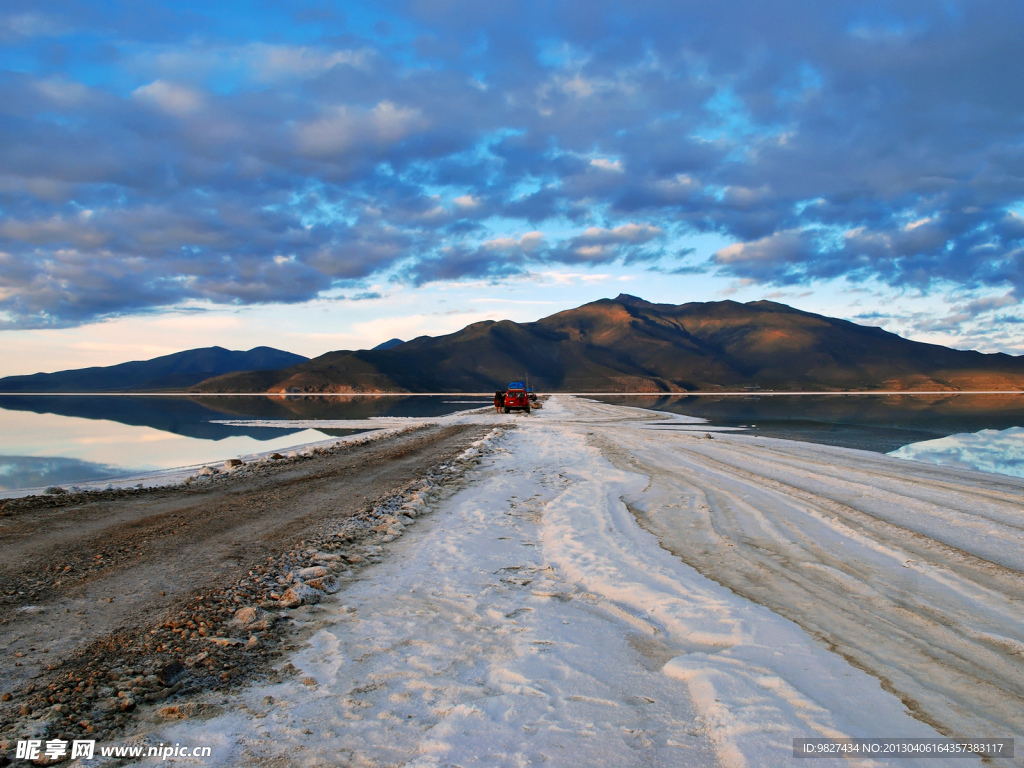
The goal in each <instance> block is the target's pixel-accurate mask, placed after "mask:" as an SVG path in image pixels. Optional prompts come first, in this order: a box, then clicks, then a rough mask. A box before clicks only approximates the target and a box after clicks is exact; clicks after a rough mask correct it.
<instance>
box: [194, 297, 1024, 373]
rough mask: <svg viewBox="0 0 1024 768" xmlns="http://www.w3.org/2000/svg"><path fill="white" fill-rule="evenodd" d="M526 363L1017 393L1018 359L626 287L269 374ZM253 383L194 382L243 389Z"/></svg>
mask: <svg viewBox="0 0 1024 768" xmlns="http://www.w3.org/2000/svg"><path fill="white" fill-rule="evenodd" d="M527 372H528V373H529V376H530V381H531V382H533V384H534V386H535V388H536V389H538V391H548V392H553V391H563V392H666V393H667V392H690V391H705V392H709V391H710V392H713V391H722V390H735V389H742V388H751V387H753V388H759V389H763V390H777V391H786V390H789V391H793V390H808V389H815V390H833V391H836V390H847V391H866V390H867V391H870V390H905V391H915V390H941V391H949V392H955V391H957V390H965V389H967V390H970V389H1004V390H1022V389H1024V357H1021V358H1008V357H1007V356H1003V355H983V354H980V353H976V352H961V351H957V350H952V349H947V348H945V347H940V346H936V345H932V344H923V343H919V342H915V341H911V340H909V339H904V338H902V337H900V336H897V335H896V334H892V333H888V332H886V331H883V330H881V329H878V328H874V327H871V326H862V325H858V324H856V323H852V322H849V321H847V320H839V319H836V318H830V317H826V316H824V315H818V314H814V313H812V312H805V311H803V310H800V309H796V308H794V307H790V306H787V305H785V304H780V303H778V302H774V301H768V300H762V301H752V302H748V303H745V304H744V303H740V302H737V301H733V300H731V299H726V300H722V301H710V302H690V303H687V304H679V305H676V304H654V303H651V302H649V301H646V300H644V299H642V298H640V297H638V296H632V295H630V294H626V293H623V294H619V296H617V297H616V298H614V299H600V300H598V301H593V302H590V303H588V304H584V305H583V306H581V307H577V308H575V309H567V310H564V311H562V312H558V313H555V314H553V315H549V316H547V317H544V318H541V319H539V320H537V321H535V322H530V323H515V322H512V321H511V320H502V321H500V322H497V323H496V322H494V321H491V320H485V321H482V322H477V323H473V324H472V325H468V326H466V327H465V328H463V329H462V330H461V331H457V332H455V333H451V334H447V335H444V336H437V337H430V336H423V337H420V338H417V339H414V340H413V341H411V342H406V343H405V344H403V345H400V346H398V347H395V348H394V349H390V350H364V351H361V352H356V353H333V354H331V355H329V356H327V355H325V356H323V357H322V358H319V359H318V360H313V361H311V362H310V363H304V364H300V365H297V366H294V367H292V368H289V369H288V370H286V371H280V372H278V374H277V375H276V377H271V376H268V377H266V379H267V381H268V384H267V389H268V390H269V391H273V392H285V391H289V392H295V391H299V392H403V391H404V392H459V391H461V392H487V391H493V390H494V389H495V388H496V387H501V386H504V385H505V384H506V383H507V382H508V381H513V380H517V379H519V378H522V376H523V375H524V374H525V373H527ZM270 379H273V381H270ZM251 381H254V380H251V379H247V380H245V381H243V379H242V378H240V377H237V376H226V377H221V378H220V379H219V380H217V381H215V382H212V381H211V382H207V383H204V384H203V385H200V386H199V387H198V388H197V389H200V390H202V391H209V392H231V391H235V392H238V391H252V387H251V386H248V387H247V386H245V384H247V383H249V384H251Z"/></svg>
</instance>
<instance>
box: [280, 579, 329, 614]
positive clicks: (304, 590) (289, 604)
mask: <svg viewBox="0 0 1024 768" xmlns="http://www.w3.org/2000/svg"><path fill="white" fill-rule="evenodd" d="M324 597H325V595H324V593H323V592H321V591H320V590H319V589H316V588H314V587H311V586H309V585H308V584H302V583H299V584H296V585H294V586H292V587H289V588H288V589H287V590H285V593H284V594H283V595H281V601H280V603H279V605H280V606H281V607H282V608H298V607H299V606H300V605H313V604H315V603H319V602H320V601H321V600H323V599H324Z"/></svg>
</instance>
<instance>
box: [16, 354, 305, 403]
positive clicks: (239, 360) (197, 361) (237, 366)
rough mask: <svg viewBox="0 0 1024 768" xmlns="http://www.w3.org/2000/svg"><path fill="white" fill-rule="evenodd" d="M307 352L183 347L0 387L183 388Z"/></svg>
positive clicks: (289, 361) (292, 361) (287, 362)
mask: <svg viewBox="0 0 1024 768" xmlns="http://www.w3.org/2000/svg"><path fill="white" fill-rule="evenodd" d="M308 360H309V358H307V357H304V356H302V355H296V354H293V353H291V352H284V351H282V350H280V349H274V348H273V347H254V348H253V349H250V350H248V351H246V352H239V351H232V350H229V349H225V348H224V347H216V346H215V347H202V348H200V349H186V350H184V351H182V352H174V353H172V354H169V355H161V356H160V357H154V358H152V359H151V360H133V361H131V362H128V363H119V364H118V365H108V366H96V367H92V368H79V369H76V370H71V371H58V372H56V373H36V374H33V375H31V376H8V377H7V378H4V379H0V392H132V391H156V390H171V389H184V388H186V387H191V386H193V385H195V384H197V383H199V382H200V381H205V380H206V379H209V378H211V377H213V376H219V375H222V374H225V373H235V372H238V371H269V370H279V369H281V368H286V367H288V366H291V365H297V364H299V363H304V362H307V361H308Z"/></svg>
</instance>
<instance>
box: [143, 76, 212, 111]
mask: <svg viewBox="0 0 1024 768" xmlns="http://www.w3.org/2000/svg"><path fill="white" fill-rule="evenodd" d="M132 96H133V97H135V98H136V99H138V100H139V101H142V102H144V103H147V104H150V105H152V106H154V107H156V108H157V109H159V110H161V111H162V112H166V113H167V114H170V115H174V116H175V117H186V116H187V115H190V114H192V113H193V112H195V111H196V110H198V109H199V108H201V107H202V106H203V96H202V94H200V93H199V92H198V91H195V90H193V89H192V88H187V87H185V86H183V85H176V84H175V83H169V82H166V81H164V80H154V81H153V82H152V83H150V84H149V85H143V86H140V87H139V88H136V89H135V90H134V91H132Z"/></svg>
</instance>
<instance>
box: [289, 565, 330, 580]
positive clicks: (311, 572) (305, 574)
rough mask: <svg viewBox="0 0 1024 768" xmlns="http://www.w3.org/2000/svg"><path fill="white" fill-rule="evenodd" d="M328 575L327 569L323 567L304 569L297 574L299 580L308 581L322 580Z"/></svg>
mask: <svg viewBox="0 0 1024 768" xmlns="http://www.w3.org/2000/svg"><path fill="white" fill-rule="evenodd" d="M327 573H328V571H327V569H326V568H324V567H323V566H322V565H314V566H312V567H311V568H302V569H300V570H298V571H296V572H295V576H296V577H297V578H300V579H302V580H303V581H306V580H308V579H320V578H323V577H324V576H326V575H327Z"/></svg>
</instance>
